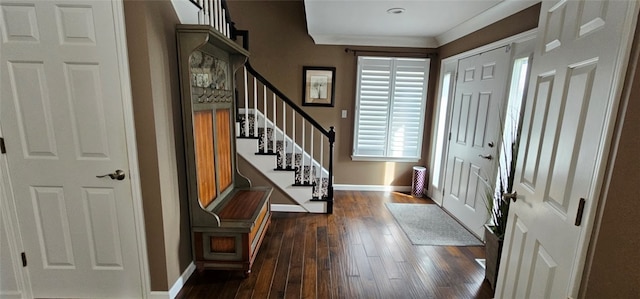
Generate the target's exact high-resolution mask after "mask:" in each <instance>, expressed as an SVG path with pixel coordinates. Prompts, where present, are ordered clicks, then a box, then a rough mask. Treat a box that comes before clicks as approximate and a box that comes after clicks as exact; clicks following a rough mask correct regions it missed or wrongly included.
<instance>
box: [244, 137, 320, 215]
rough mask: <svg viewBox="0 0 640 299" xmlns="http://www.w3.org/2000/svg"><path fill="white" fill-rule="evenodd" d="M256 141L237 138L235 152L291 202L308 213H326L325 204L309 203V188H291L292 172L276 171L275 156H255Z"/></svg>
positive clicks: (318, 202)
mask: <svg viewBox="0 0 640 299" xmlns="http://www.w3.org/2000/svg"><path fill="white" fill-rule="evenodd" d="M257 142H258V140H257V139H249V138H237V139H236V150H237V152H238V154H239V155H240V156H241V157H242V158H244V159H245V160H247V162H249V164H251V165H253V167H255V168H256V169H258V170H259V171H260V172H261V173H262V174H264V175H265V177H267V178H268V179H269V180H270V181H271V183H272V184H273V186H275V187H277V188H278V189H280V190H281V191H282V192H284V193H285V194H287V195H288V196H289V197H290V198H291V199H292V200H294V201H295V202H296V203H298V205H300V206H301V207H302V208H303V209H304V210H306V211H307V212H309V213H326V212H327V203H326V202H323V201H311V196H312V194H311V187H295V186H292V184H293V179H294V173H293V171H276V170H274V168H275V159H276V158H275V156H273V155H256V143H257Z"/></svg>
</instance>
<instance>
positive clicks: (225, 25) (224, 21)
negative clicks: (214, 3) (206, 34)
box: [220, 8, 227, 36]
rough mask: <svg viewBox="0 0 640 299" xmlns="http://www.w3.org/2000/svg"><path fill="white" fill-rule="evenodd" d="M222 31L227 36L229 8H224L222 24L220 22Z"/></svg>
mask: <svg viewBox="0 0 640 299" xmlns="http://www.w3.org/2000/svg"><path fill="white" fill-rule="evenodd" d="M220 27H222V28H220V31H221V32H222V34H224V35H225V36H227V10H226V9H224V8H223V9H222V24H220Z"/></svg>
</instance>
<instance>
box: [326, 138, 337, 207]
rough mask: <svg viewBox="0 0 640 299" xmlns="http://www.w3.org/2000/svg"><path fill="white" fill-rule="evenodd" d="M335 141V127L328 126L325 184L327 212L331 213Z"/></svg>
mask: <svg viewBox="0 0 640 299" xmlns="http://www.w3.org/2000/svg"><path fill="white" fill-rule="evenodd" d="M335 142H336V131H335V128H334V127H333V126H332V127H329V182H328V186H327V214H333V144H334V143H335Z"/></svg>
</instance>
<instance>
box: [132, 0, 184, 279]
mask: <svg viewBox="0 0 640 299" xmlns="http://www.w3.org/2000/svg"><path fill="white" fill-rule="evenodd" d="M124 9H125V25H126V31H127V43H128V50H129V68H130V74H131V89H132V92H133V106H134V118H135V123H136V138H137V147H138V159H139V167H140V181H141V185H142V197H143V199H142V200H143V208H144V213H145V215H144V217H145V229H146V234H147V249H148V256H149V261H148V262H149V270H150V276H151V290H152V291H167V290H168V289H169V287H170V286H171V285H173V283H174V282H175V281H176V280H177V278H178V277H179V276H180V275H181V274H182V272H183V271H184V270H185V269H186V268H187V266H188V265H189V264H190V263H191V261H192V258H191V241H190V237H189V236H190V232H189V213H188V207H187V205H186V201H181V200H180V199H181V198H186V196H185V195H186V192H185V190H186V181H185V179H186V175H184V174H185V166H184V159H183V157H184V154H183V147H182V127H181V117H180V100H179V86H178V78H177V76H178V67H177V60H176V57H177V54H176V40H175V24H177V23H178V22H179V21H178V18H177V16H176V15H175V12H174V10H173V6H172V5H171V2H170V1H169V0H154V1H137V0H126V1H125V2H124Z"/></svg>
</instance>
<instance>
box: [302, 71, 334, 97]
mask: <svg viewBox="0 0 640 299" xmlns="http://www.w3.org/2000/svg"><path fill="white" fill-rule="evenodd" d="M335 83H336V68H335V67H321V66H304V67H302V105H303V106H325V107H333V105H334V104H335V95H334V93H335V85H336V84H335Z"/></svg>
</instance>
